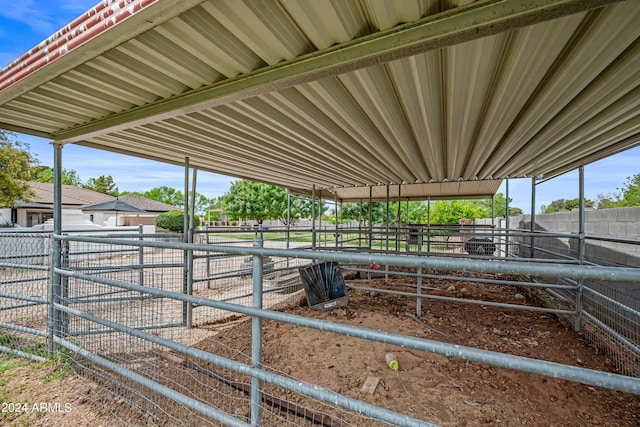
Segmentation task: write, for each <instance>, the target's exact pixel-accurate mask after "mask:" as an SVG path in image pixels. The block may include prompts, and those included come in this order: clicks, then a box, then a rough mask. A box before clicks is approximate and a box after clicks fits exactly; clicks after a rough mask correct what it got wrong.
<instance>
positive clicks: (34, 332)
mask: <svg viewBox="0 0 640 427" xmlns="http://www.w3.org/2000/svg"><path fill="white" fill-rule="evenodd" d="M0 328H6V329H11V330H12V331H16V332H22V333H25V334H31V335H36V336H38V337H45V338H46V337H48V336H49V334H47V333H46V332H45V331H41V330H38V329H33V328H27V327H26V326H20V325H14V324H13V323H6V322H0Z"/></svg>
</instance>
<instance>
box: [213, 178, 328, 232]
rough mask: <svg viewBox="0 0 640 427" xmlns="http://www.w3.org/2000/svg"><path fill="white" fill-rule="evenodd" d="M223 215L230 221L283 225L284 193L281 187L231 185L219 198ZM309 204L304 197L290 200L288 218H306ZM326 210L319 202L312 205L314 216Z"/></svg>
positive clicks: (251, 183) (284, 222) (285, 194)
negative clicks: (278, 221)
mask: <svg viewBox="0 0 640 427" xmlns="http://www.w3.org/2000/svg"><path fill="white" fill-rule="evenodd" d="M222 205H223V208H222V209H223V212H224V213H225V215H227V216H228V217H229V218H231V219H233V220H255V221H257V222H258V224H262V223H263V221H265V220H267V219H279V220H280V221H281V222H282V223H283V224H286V223H287V206H288V203H287V191H286V190H285V189H284V188H282V187H276V186H274V185H269V184H263V183H260V182H254V181H249V180H246V179H243V180H240V181H236V182H234V183H233V184H231V187H230V188H229V191H228V192H227V193H226V194H225V195H224V196H223V202H222ZM312 206H313V203H312V201H311V199H309V198H308V197H291V218H292V219H293V220H295V219H296V218H303V217H308V216H309V215H310V214H311V209H312ZM325 210H326V208H325V206H324V203H322V201H320V200H317V201H316V215H321V214H322V213H323V212H324V211H325Z"/></svg>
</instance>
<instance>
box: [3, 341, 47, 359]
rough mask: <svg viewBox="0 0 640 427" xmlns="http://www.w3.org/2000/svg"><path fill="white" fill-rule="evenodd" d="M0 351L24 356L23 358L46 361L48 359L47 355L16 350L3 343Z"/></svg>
mask: <svg viewBox="0 0 640 427" xmlns="http://www.w3.org/2000/svg"><path fill="white" fill-rule="evenodd" d="M0 353H7V354H13V355H14V356H18V357H22V358H23V359H30V360H33V361H35V362H46V361H47V360H48V359H47V358H46V357H42V356H38V355H35V354H31V353H27V352H25V351H20V350H16V349H15V348H9V347H5V346H3V345H0Z"/></svg>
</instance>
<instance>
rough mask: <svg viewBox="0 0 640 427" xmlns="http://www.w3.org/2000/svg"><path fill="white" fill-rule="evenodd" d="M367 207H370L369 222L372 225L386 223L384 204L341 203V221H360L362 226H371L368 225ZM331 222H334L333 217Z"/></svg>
mask: <svg viewBox="0 0 640 427" xmlns="http://www.w3.org/2000/svg"><path fill="white" fill-rule="evenodd" d="M369 206H371V220H372V222H373V224H382V223H384V222H386V220H387V211H386V208H385V203H382V202H372V203H369V202H366V203H360V202H355V203H343V204H342V220H343V221H349V220H352V221H360V222H361V223H362V224H364V225H372V224H369ZM390 215H391V214H390ZM332 221H335V216H334V218H333V219H332Z"/></svg>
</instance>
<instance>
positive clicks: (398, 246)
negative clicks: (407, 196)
mask: <svg viewBox="0 0 640 427" xmlns="http://www.w3.org/2000/svg"><path fill="white" fill-rule="evenodd" d="M401 189H402V185H401V184H398V221H397V223H396V254H397V253H398V252H400V224H401V223H402V221H401V220H400V215H401V210H400V204H401V203H402V202H401V201H400V190H401Z"/></svg>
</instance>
